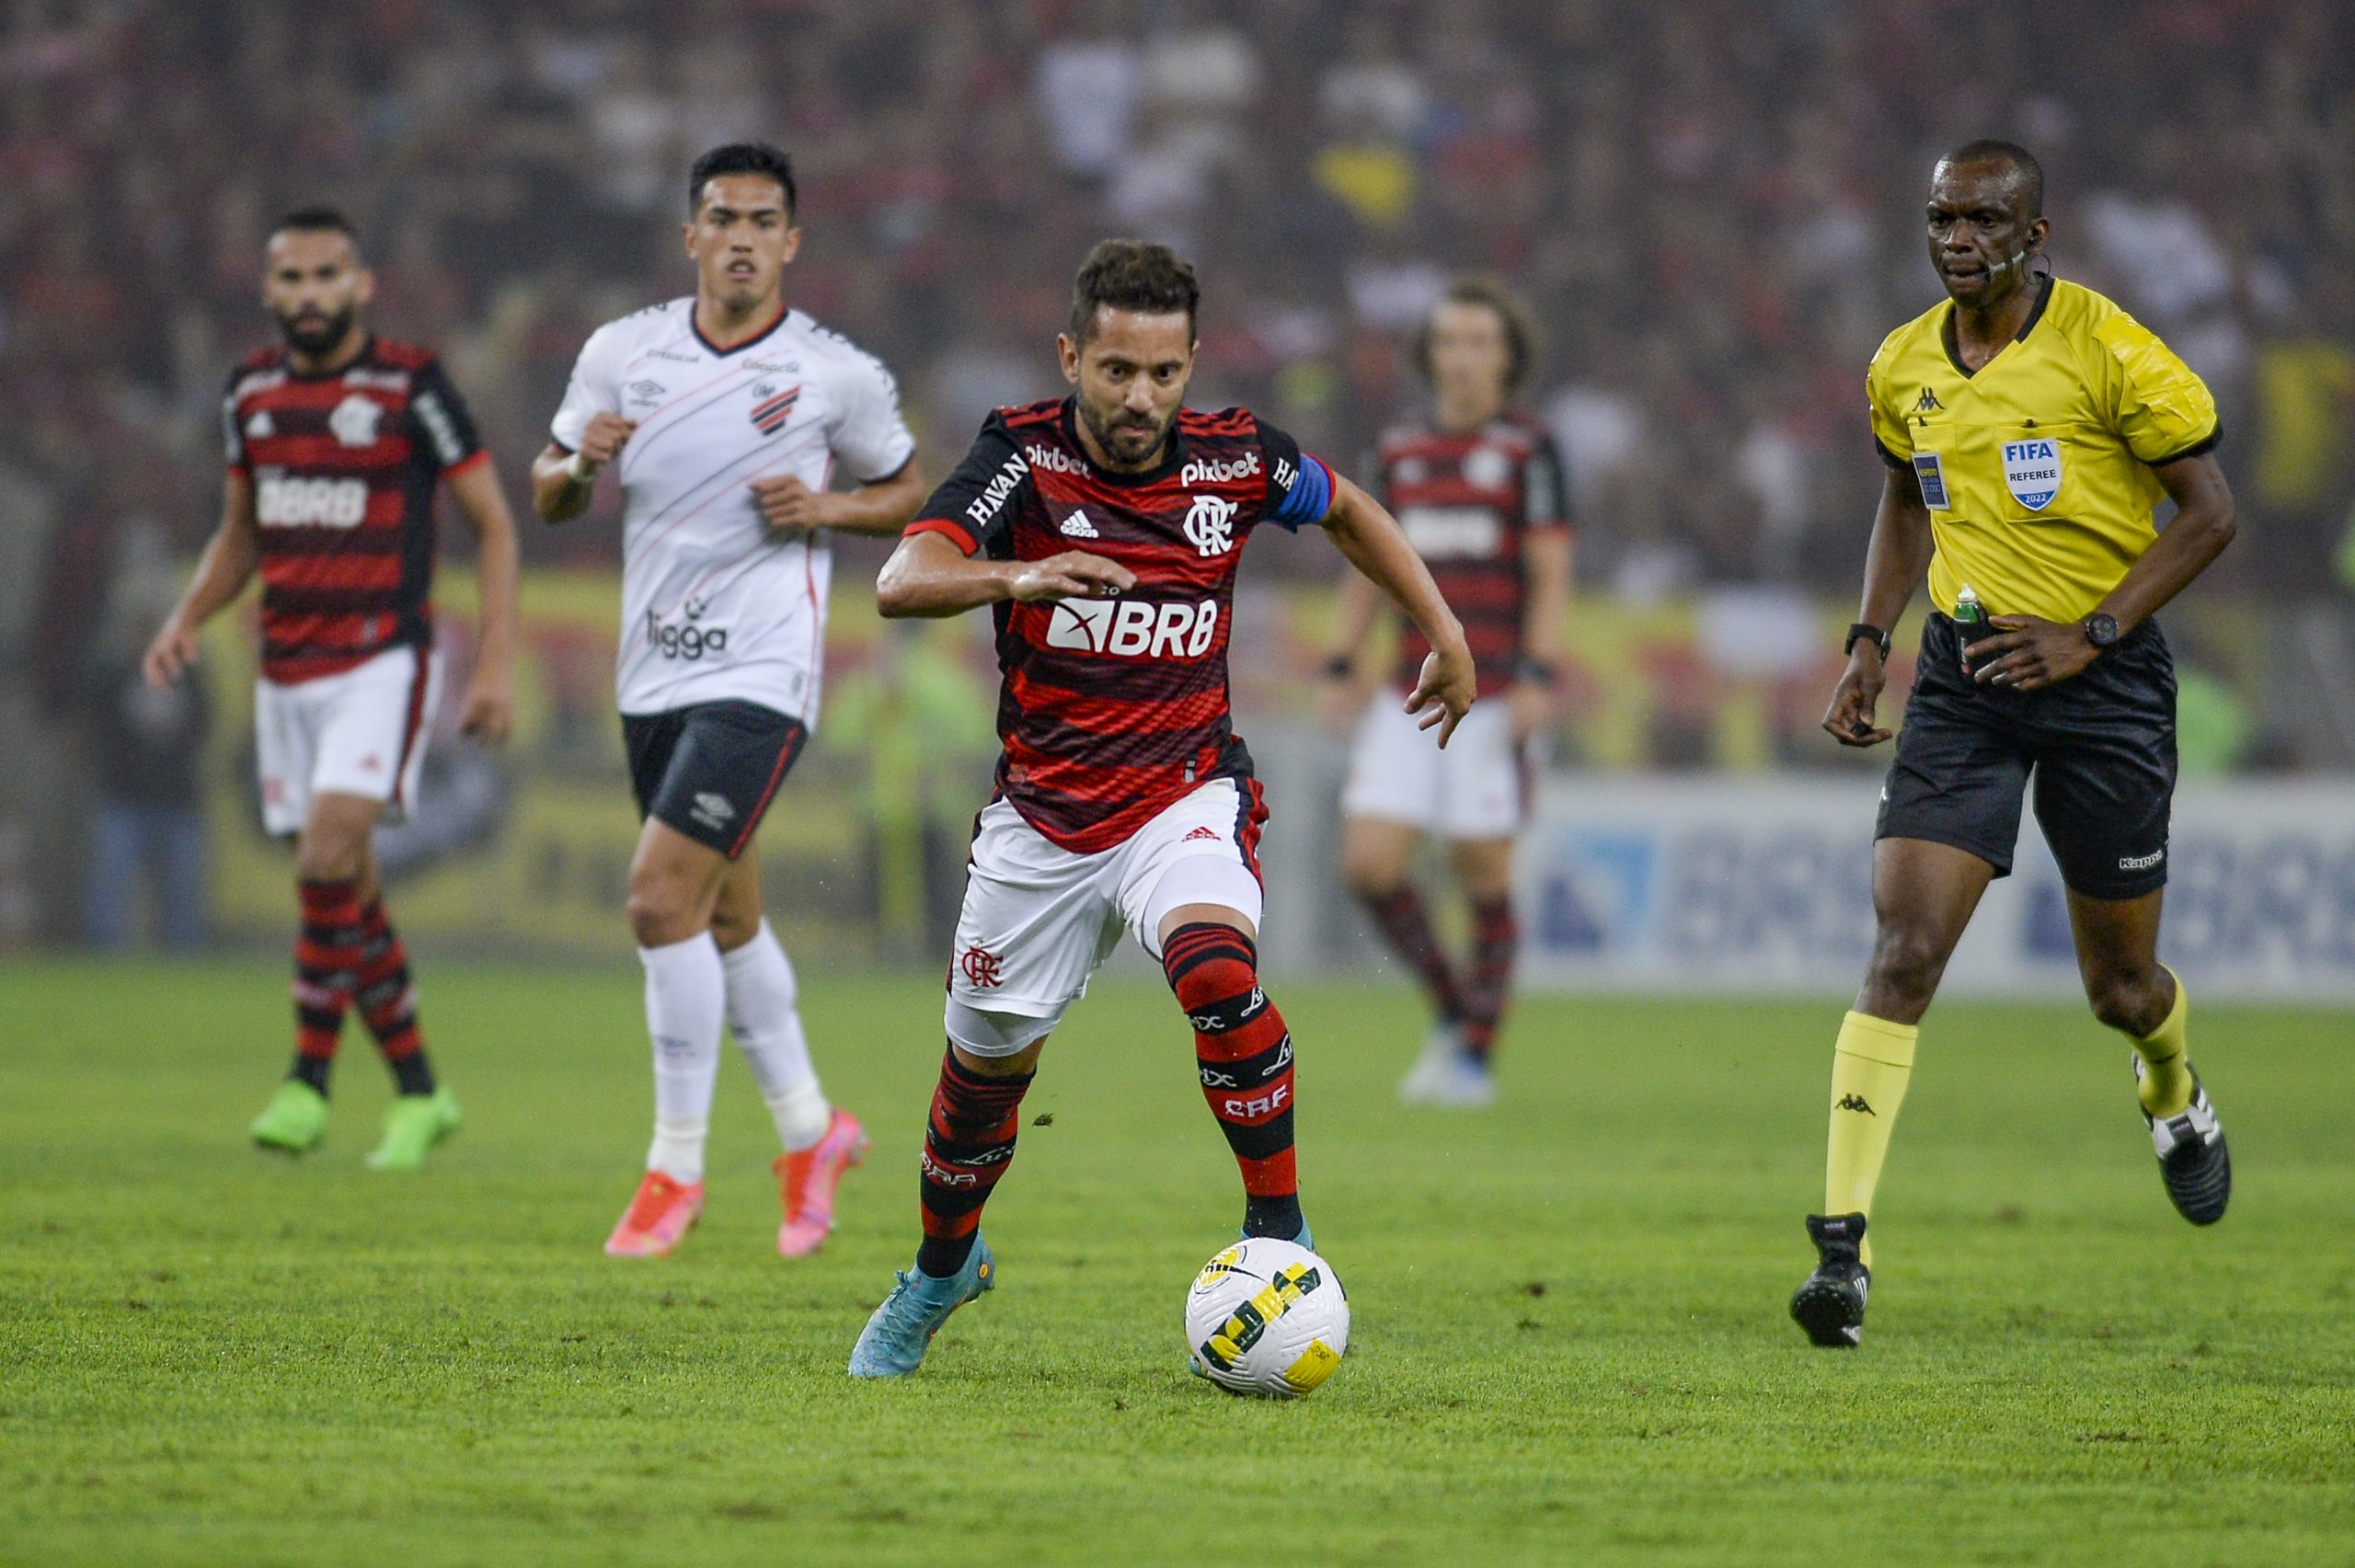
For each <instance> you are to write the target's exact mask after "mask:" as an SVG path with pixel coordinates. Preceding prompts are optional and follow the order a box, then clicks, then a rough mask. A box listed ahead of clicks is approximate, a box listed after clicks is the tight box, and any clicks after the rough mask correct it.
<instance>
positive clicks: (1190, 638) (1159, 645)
mask: <svg viewBox="0 0 2355 1568" xmlns="http://www.w3.org/2000/svg"><path fill="white" fill-rule="evenodd" d="M1217 634H1218V601H1217V600H1215V599H1205V600H1203V601H1201V602H1200V604H1188V603H1185V602H1184V601H1172V602H1170V603H1166V604H1152V603H1148V602H1146V601H1143V600H1137V599H1118V600H1116V599H1065V600H1061V601H1058V602H1057V603H1056V605H1055V607H1054V612H1053V618H1052V619H1051V620H1050V621H1049V622H1048V623H1047V646H1048V647H1052V648H1069V649H1071V650H1072V651H1074V652H1075V653H1100V654H1109V655H1110V656H1111V657H1113V658H1201V657H1202V655H1204V654H1206V653H1208V652H1209V651H1210V647H1211V642H1212V638H1213V637H1215V636H1216V635H1217Z"/></svg>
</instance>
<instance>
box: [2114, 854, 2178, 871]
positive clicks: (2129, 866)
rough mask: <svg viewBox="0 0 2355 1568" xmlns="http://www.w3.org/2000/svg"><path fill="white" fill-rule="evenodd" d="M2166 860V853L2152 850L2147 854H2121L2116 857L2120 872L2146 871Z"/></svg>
mask: <svg viewBox="0 0 2355 1568" xmlns="http://www.w3.org/2000/svg"><path fill="white" fill-rule="evenodd" d="M2166 858H2167V852H2166V851H2165V850H2163V849H2159V850H2153V851H2152V852H2151V853H2149V854H2122V855H2119V857H2118V869H2119V870H2120V871H2148V870H2150V869H2151V867H2153V866H2154V865H2157V864H2159V863H2161V862H2162V861H2164V860H2165V859H2166Z"/></svg>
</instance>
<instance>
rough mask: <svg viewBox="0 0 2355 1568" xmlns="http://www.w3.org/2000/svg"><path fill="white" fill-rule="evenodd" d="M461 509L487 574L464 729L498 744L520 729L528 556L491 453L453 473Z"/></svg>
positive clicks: (454, 492)
mask: <svg viewBox="0 0 2355 1568" xmlns="http://www.w3.org/2000/svg"><path fill="white" fill-rule="evenodd" d="M450 494H451V495H453V496H454V497H455V498H457V502H458V513H459V515H460V516H462V517H464V518H465V520H466V526H467V527H468V528H470V529H472V530H473V531H474V535H475V553H476V556H477V570H478V572H479V573H480V576H481V579H482V581H481V590H482V625H481V632H480V635H479V638H478V646H477V648H476V649H475V672H474V678H473V679H472V680H471V681H468V682H467V683H466V705H465V709H464V710H463V716H462V717H461V718H460V720H459V725H458V727H459V729H460V730H461V731H462V732H463V733H465V734H466V735H470V736H472V737H474V738H476V739H477V740H487V741H489V742H491V743H493V744H494V745H495V744H497V743H498V742H500V741H501V740H504V739H506V738H507V734H508V731H510V730H511V729H512V728H514V727H515V643H516V623H517V621H518V619H519V614H520V612H519V611H518V609H517V607H516V598H517V587H516V585H517V579H518V578H520V577H521V575H522V560H521V555H520V553H519V551H518V549H517V547H516V544H515V519H514V516H513V515H512V514H511V513H510V512H509V511H508V509H507V495H506V492H505V491H503V490H501V489H500V486H499V470H498V467H497V465H496V464H493V463H492V462H491V460H490V456H489V454H488V452H486V453H484V454H483V458H482V461H481V462H479V463H474V464H468V465H466V466H465V467H464V468H462V469H460V470H459V471H457V472H456V473H454V474H453V475H451V476H450Z"/></svg>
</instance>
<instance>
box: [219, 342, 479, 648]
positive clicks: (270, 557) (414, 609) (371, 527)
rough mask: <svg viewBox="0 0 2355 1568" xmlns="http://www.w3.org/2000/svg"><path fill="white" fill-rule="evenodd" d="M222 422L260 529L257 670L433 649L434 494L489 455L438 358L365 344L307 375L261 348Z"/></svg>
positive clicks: (238, 378) (232, 391)
mask: <svg viewBox="0 0 2355 1568" xmlns="http://www.w3.org/2000/svg"><path fill="white" fill-rule="evenodd" d="M221 420H222V435H223V439H224V442H225V444H226V446H227V449H228V452H227V455H228V461H229V470H230V472H231V473H233V474H237V475H243V476H245V477H247V478H248V479H250V480H251V481H252V482H253V487H254V516H255V519H256V521H258V522H259V523H260V525H261V530H260V532H261V582H262V590H261V640H262V655H261V668H262V674H263V675H264V676H265V677H266V678H268V679H270V680H271V681H310V680H316V679H317V678H318V677H320V676H323V675H334V674H337V673H339V672H340V671H342V670H350V668H352V667H353V666H354V665H357V664H360V663H362V662H363V661H364V660H366V659H369V658H373V657H374V656H375V655H377V654H379V653H382V652H384V651H385V649H386V648H391V647H402V646H404V645H408V646H414V647H430V646H431V643H432V641H433V613H432V606H431V591H432V585H433V487H434V486H435V485H436V484H437V483H438V482H439V481H440V480H442V478H443V477H444V476H446V475H450V474H452V473H454V472H456V471H457V470H460V469H463V468H465V467H467V466H469V465H470V464H476V463H479V462H481V461H483V459H484V456H485V453H484V452H483V449H482V443H481V441H478V440H477V438H476V435H475V427H474V421H473V419H472V418H469V417H468V415H467V413H466V406H465V403H464V402H463V401H462V400H461V399H460V398H459V396H458V394H457V390H456V389H455V388H454V387H453V386H452V385H451V384H450V379H449V377H447V376H446V375H444V374H442V366H441V362H440V361H437V360H436V359H434V357H433V356H432V355H431V354H429V353H427V352H426V351H425V350H424V349H416V348H411V347H410V346H408V344H405V343H395V342H390V341H387V340H386V339H385V338H369V339H368V341H367V343H366V345H365V346H364V347H363V348H362V349H361V350H360V356H359V358H358V359H356V360H354V361H352V362H351V363H350V364H349V365H346V366H344V367H343V368H342V369H341V370H339V371H333V372H328V373H327V374H324V375H304V374H301V373H299V372H295V371H294V370H293V369H291V368H290V367H289V366H288V365H287V363H286V353H285V350H284V349H259V350H258V351H256V352H255V353H253V354H250V355H248V356H247V358H246V360H245V361H243V362H242V363H240V364H239V365H238V366H237V368H236V371H234V372H231V374H230V377H229V390H228V395H226V396H225V397H224V399H223V400H222V408H221Z"/></svg>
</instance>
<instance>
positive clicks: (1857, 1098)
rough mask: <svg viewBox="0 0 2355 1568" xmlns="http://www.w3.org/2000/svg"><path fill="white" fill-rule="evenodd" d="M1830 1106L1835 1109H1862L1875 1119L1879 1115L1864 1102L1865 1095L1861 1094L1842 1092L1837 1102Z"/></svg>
mask: <svg viewBox="0 0 2355 1568" xmlns="http://www.w3.org/2000/svg"><path fill="white" fill-rule="evenodd" d="M1832 1109H1833V1110H1835V1111H1862V1112H1864V1113H1865V1115H1867V1116H1871V1117H1873V1118H1874V1119H1875V1120H1878V1119H1879V1116H1880V1113H1879V1112H1878V1111H1876V1110H1874V1109H1873V1108H1872V1107H1871V1106H1870V1105H1868V1104H1866V1103H1865V1097H1864V1096H1863V1095H1862V1094H1854V1093H1850V1094H1843V1095H1841V1096H1840V1099H1839V1103H1838V1104H1834V1105H1833V1106H1832Z"/></svg>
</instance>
